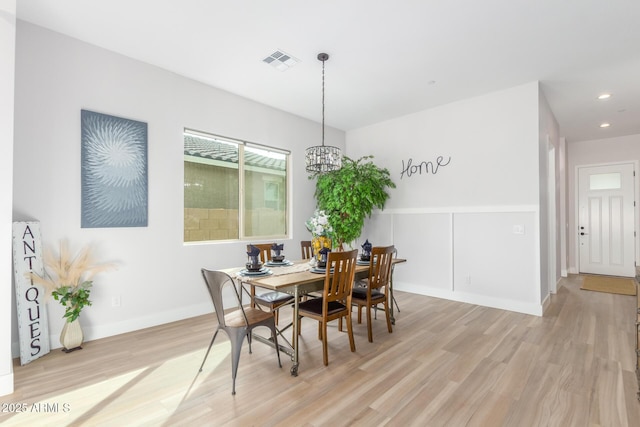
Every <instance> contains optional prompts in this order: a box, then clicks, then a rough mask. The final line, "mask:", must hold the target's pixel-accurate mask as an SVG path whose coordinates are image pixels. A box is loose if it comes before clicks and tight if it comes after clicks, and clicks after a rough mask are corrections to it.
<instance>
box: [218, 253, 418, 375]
mask: <svg viewBox="0 0 640 427" xmlns="http://www.w3.org/2000/svg"><path fill="white" fill-rule="evenodd" d="M403 262H406V259H401V258H394V259H393V264H394V265H395V264H398V263H403ZM266 268H268V270H269V271H270V273H268V274H266V275H243V274H241V271H242V268H229V269H224V270H222V271H224V272H226V273H227V274H229V275H230V276H232V277H234V278H235V279H236V281H238V282H240V283H241V284H247V285H250V286H255V287H259V288H262V289H268V290H271V291H278V292H284V293H287V294H290V295H292V296H293V303H292V305H293V319H297V318H298V304H299V302H300V298H301V297H302V296H303V295H306V294H308V293H310V292H316V291H321V290H323V289H324V279H325V274H326V273H314V272H312V271H311V270H312V265H311V264H310V263H309V260H300V261H294V262H290V263H287V265H282V266H275V265H274V264H273V263H271V264H267V265H266ZM368 274H369V263H368V262H367V263H362V262H358V264H357V265H356V271H355V281H357V280H361V279H365V278H367V276H368ZM389 293H390V295H389V300H390V301H389V314H390V317H391V321H392V323H393V324H395V318H394V317H393V275H392V277H391V282H390V286H389ZM289 326H292V328H293V340H292V341H293V342H292V343H291V348H287V347H285V346H282V345H280V346H279V347H280V350H281V351H284V352H285V353H286V354H287V355H289V356H290V357H291V361H292V362H293V364H292V366H291V375H293V376H297V375H298V369H299V366H300V362H299V352H298V349H299V346H298V322H295V321H292V323H291V324H289V325H287V327H289ZM285 329H286V328H285ZM280 335H281V336H282V334H280ZM256 339H258V340H260V341H263V342H267V343H268V344H270V345H273V344H274V343H273V341H271V340H269V339H266V338H263V337H260V336H256Z"/></svg>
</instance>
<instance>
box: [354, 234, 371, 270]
mask: <svg viewBox="0 0 640 427" xmlns="http://www.w3.org/2000/svg"><path fill="white" fill-rule="evenodd" d="M360 247H361V248H362V253H361V254H360V256H359V257H358V259H357V260H356V265H369V262H370V261H371V249H372V248H373V245H372V244H371V243H369V239H367V240H366V241H365V242H364V243H363V244H362V245H360Z"/></svg>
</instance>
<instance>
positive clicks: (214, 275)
mask: <svg viewBox="0 0 640 427" xmlns="http://www.w3.org/2000/svg"><path fill="white" fill-rule="evenodd" d="M201 271H202V277H203V278H204V282H205V284H206V285H207V289H208V290H209V295H210V296H211V300H212V301H213V308H214V310H215V312H216V318H217V319H218V327H217V328H216V332H215V333H214V334H213V338H212V339H211V343H209V348H208V349H207V353H206V354H205V355H204V360H203V361H202V364H201V365H200V370H199V371H198V372H202V367H203V366H204V362H206V361H207V356H209V352H210V351H211V346H213V342H214V341H215V339H216V336H218V332H220V331H221V330H222V331H224V332H225V333H226V334H227V335H228V336H229V341H230V342H231V378H232V380H233V385H232V388H231V394H236V375H237V373H238V363H239V362H240V350H242V343H243V341H244V337H245V336H247V337H248V341H249V353H251V333H252V331H253V329H255V328H257V327H259V326H264V327H267V328H269V329H271V339H273V343H274V345H275V348H276V354H277V355H278V366H280V367H281V368H282V364H281V363H280V349H279V347H278V334H277V333H276V323H275V318H274V315H273V313H272V312H270V311H263V310H260V309H257V308H251V307H245V306H243V305H242V299H241V298H240V292H242V289H243V288H242V287H240V291H238V287H237V286H236V284H235V282H234V281H233V279H232V278H231V277H230V276H229V275H228V274H226V273H223V272H221V271H211V270H206V269H204V268H203V269H202V270H201ZM227 286H230V287H232V288H233V290H234V294H235V296H236V298H235V304H232V307H228V306H225V303H224V299H223V297H222V291H223V289H224V288H225V287H227Z"/></svg>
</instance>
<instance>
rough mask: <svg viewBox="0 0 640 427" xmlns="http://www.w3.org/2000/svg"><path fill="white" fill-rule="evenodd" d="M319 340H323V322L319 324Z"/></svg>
mask: <svg viewBox="0 0 640 427" xmlns="http://www.w3.org/2000/svg"><path fill="white" fill-rule="evenodd" d="M318 339H319V340H321V339H322V322H318Z"/></svg>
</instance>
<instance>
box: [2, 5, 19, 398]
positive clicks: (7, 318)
mask: <svg viewBox="0 0 640 427" xmlns="http://www.w3.org/2000/svg"><path fill="white" fill-rule="evenodd" d="M0 17H2V19H0V58H1V61H0V93H1V94H2V96H0V224H1V225H2V226H1V227H0V235H1V236H2V237H1V240H2V241H3V242H5V244H4V245H2V247H0V277H1V278H2V279H0V283H2V284H1V285H0V396H3V395H5V394H9V393H12V392H13V361H12V359H11V357H12V355H11V330H12V328H11V325H12V323H13V318H12V313H11V302H12V300H13V286H12V280H11V272H12V264H11V243H10V242H11V236H12V231H11V200H12V192H13V188H12V181H13V114H14V111H13V97H14V89H13V82H14V71H15V39H16V2H15V0H0Z"/></svg>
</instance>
